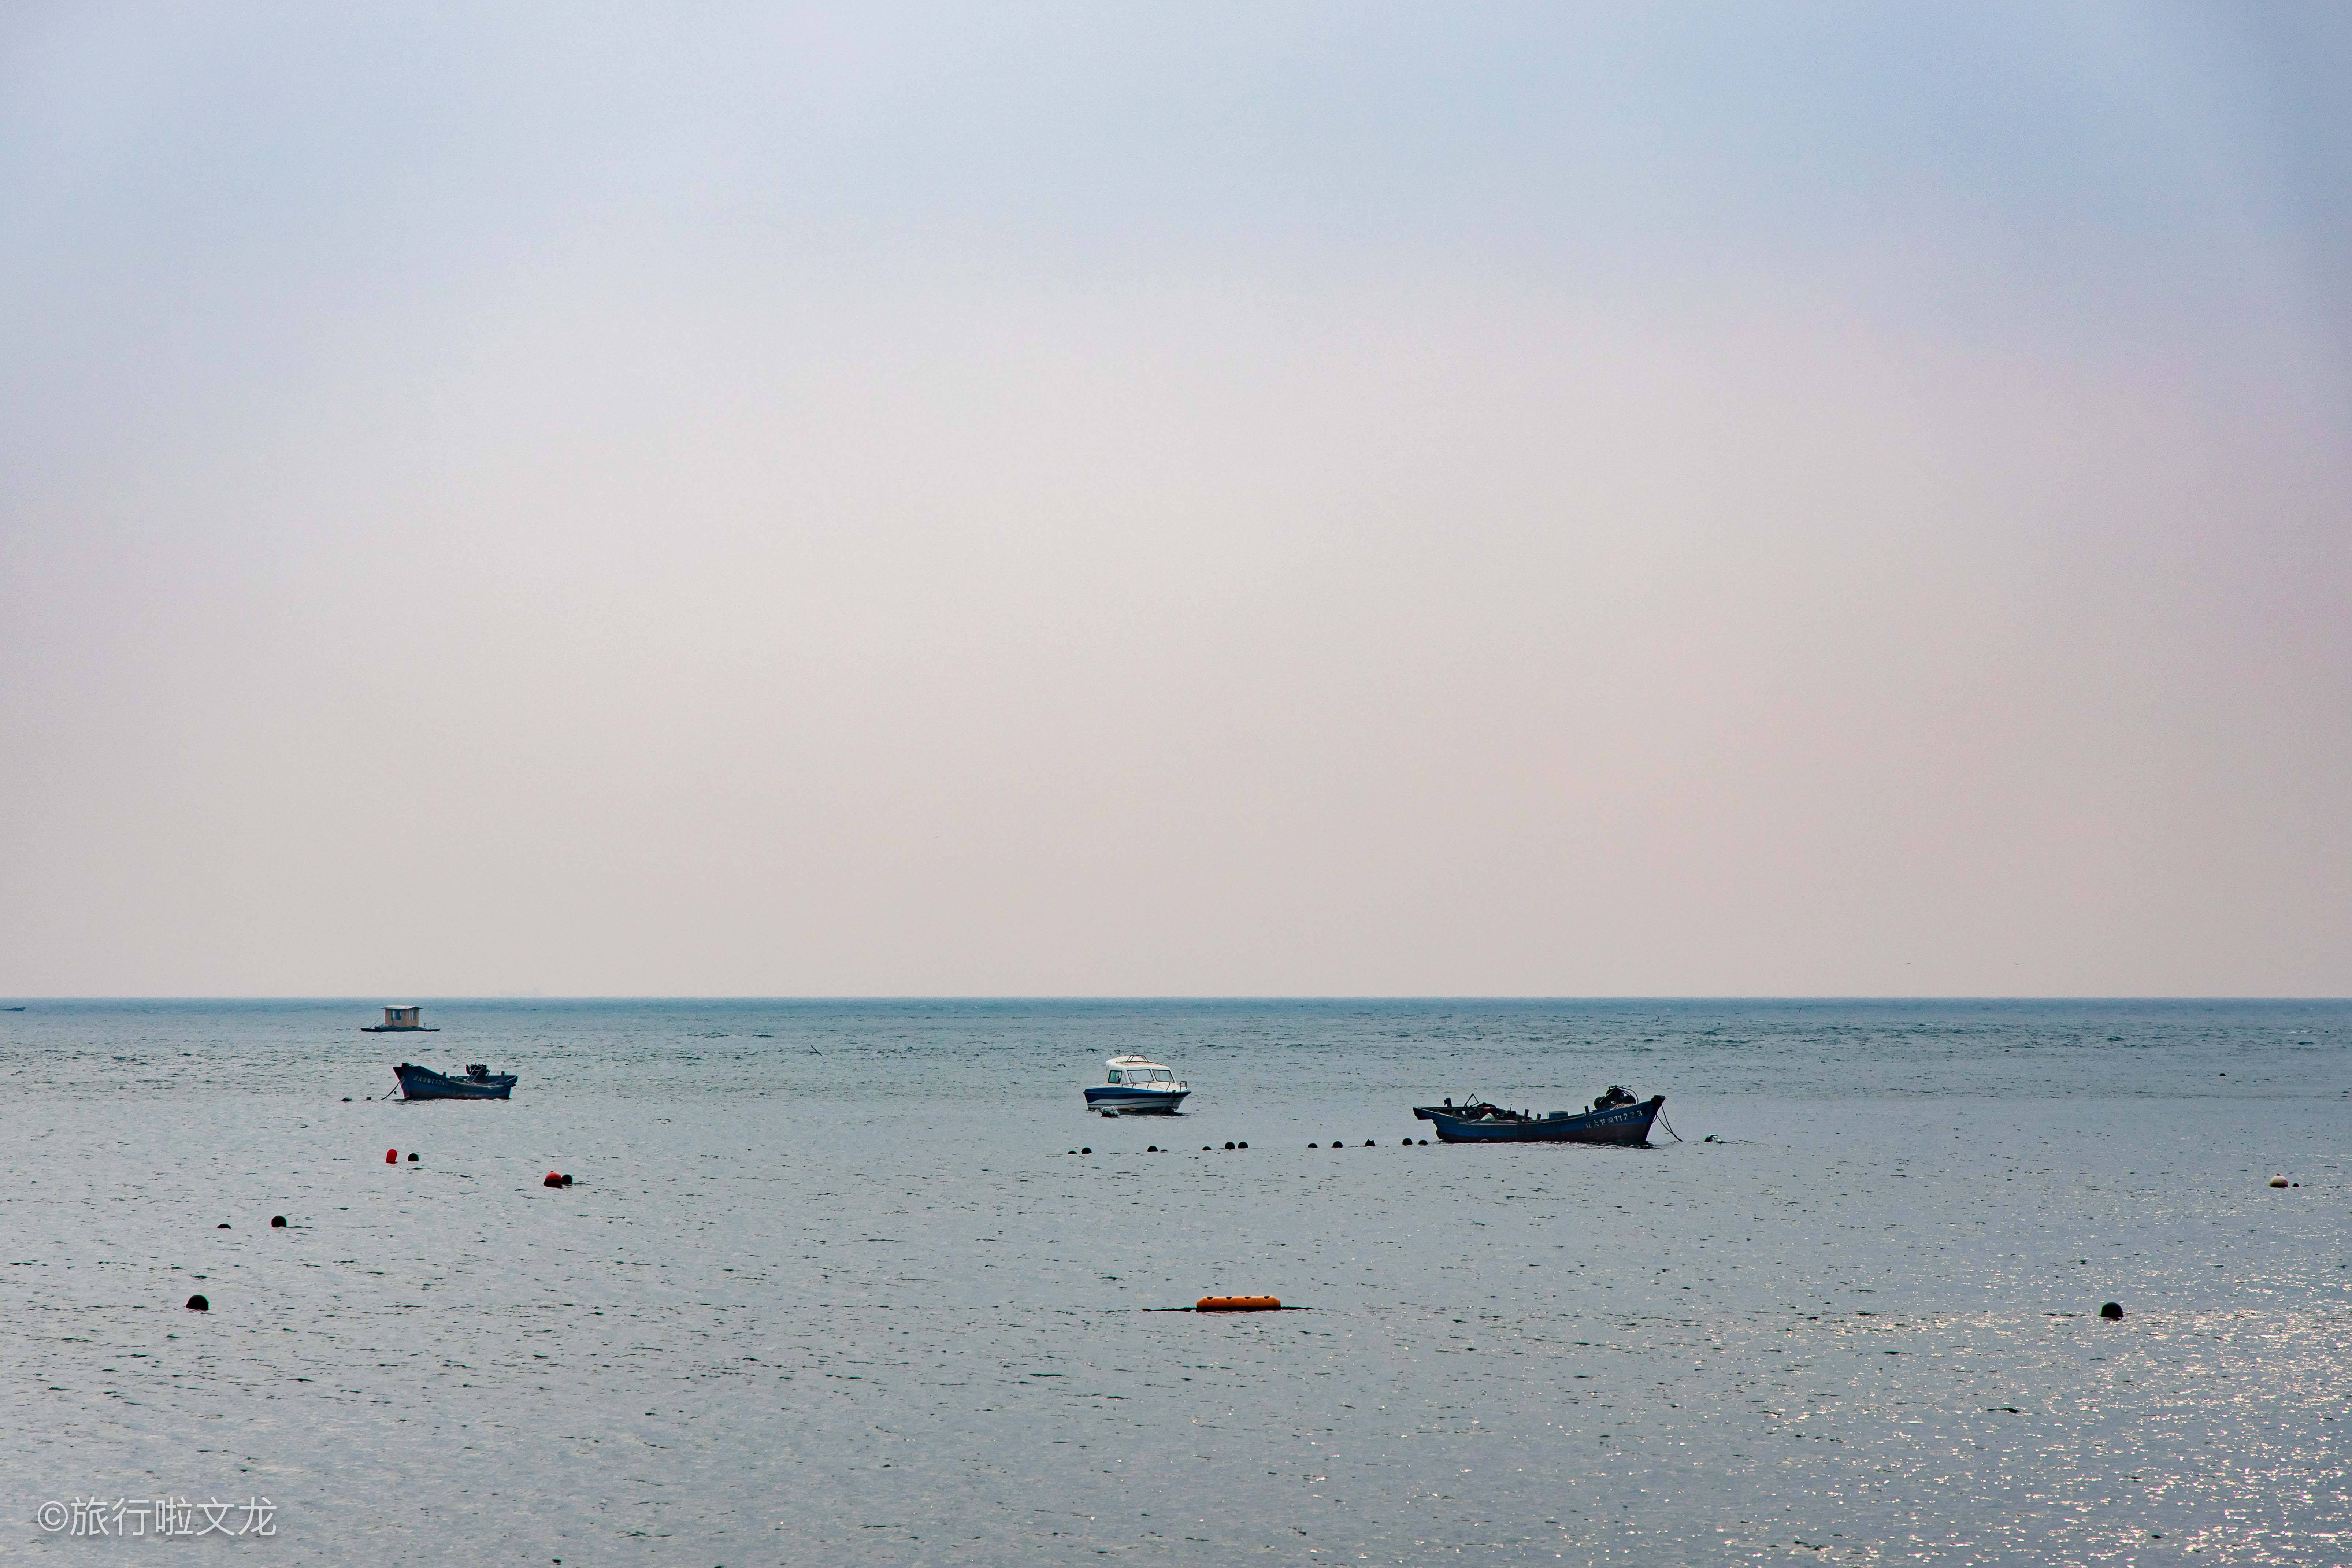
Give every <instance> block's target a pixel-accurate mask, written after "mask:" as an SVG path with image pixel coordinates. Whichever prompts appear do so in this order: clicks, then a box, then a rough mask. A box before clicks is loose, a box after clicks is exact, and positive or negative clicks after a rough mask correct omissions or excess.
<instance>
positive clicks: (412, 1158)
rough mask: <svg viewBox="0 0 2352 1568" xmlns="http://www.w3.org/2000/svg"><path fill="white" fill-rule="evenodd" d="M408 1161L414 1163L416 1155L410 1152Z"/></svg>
mask: <svg viewBox="0 0 2352 1568" xmlns="http://www.w3.org/2000/svg"><path fill="white" fill-rule="evenodd" d="M408 1163H410V1164H412V1165H414V1164H415V1163H416V1156H415V1155H414V1154H411V1155H410V1156H409V1157H408Z"/></svg>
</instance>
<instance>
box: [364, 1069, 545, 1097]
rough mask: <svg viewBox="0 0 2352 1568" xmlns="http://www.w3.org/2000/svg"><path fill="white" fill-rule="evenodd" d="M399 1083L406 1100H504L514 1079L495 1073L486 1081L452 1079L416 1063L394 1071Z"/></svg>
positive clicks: (512, 1085)
mask: <svg viewBox="0 0 2352 1568" xmlns="http://www.w3.org/2000/svg"><path fill="white" fill-rule="evenodd" d="M392 1071H393V1076H394V1077H395V1078H397V1079H400V1098H401V1099H403V1100H504V1099H506V1098H507V1097H508V1096H509V1094H511V1093H512V1092H513V1090H514V1086H515V1075H514V1074H512V1073H510V1072H494V1073H491V1074H490V1075H489V1076H488V1077H487V1078H451V1077H450V1076H449V1075H448V1074H447V1073H441V1072H435V1071H434V1070H433V1069H432V1068H421V1067H418V1066H416V1065H415V1063H413V1062H403V1063H401V1064H400V1065H399V1066H398V1067H396V1068H393V1069H392Z"/></svg>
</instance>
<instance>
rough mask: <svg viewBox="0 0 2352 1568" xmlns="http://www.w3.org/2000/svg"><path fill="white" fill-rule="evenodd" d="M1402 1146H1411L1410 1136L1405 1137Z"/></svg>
mask: <svg viewBox="0 0 2352 1568" xmlns="http://www.w3.org/2000/svg"><path fill="white" fill-rule="evenodd" d="M1404 1146H1405V1147H1406V1148H1408V1149H1410V1148H1412V1139H1410V1138H1408V1139H1406V1140H1405V1141H1404Z"/></svg>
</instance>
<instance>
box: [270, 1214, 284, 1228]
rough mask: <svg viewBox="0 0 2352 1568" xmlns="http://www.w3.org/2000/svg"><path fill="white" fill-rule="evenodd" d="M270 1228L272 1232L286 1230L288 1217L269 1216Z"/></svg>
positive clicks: (279, 1215)
mask: <svg viewBox="0 0 2352 1568" xmlns="http://www.w3.org/2000/svg"><path fill="white" fill-rule="evenodd" d="M269 1228H270V1229H272V1230H284V1229H285V1228H286V1216H285V1215H282V1214H274V1215H270V1216H269Z"/></svg>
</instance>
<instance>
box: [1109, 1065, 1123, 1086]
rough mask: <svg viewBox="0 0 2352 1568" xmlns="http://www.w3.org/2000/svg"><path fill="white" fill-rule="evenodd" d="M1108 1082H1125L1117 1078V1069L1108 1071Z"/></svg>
mask: <svg viewBox="0 0 2352 1568" xmlns="http://www.w3.org/2000/svg"><path fill="white" fill-rule="evenodd" d="M1110 1081H1111V1082H1113V1083H1124V1082H1126V1081H1127V1080H1126V1079H1122V1078H1120V1077H1119V1075H1118V1068H1111V1069H1110Z"/></svg>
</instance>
